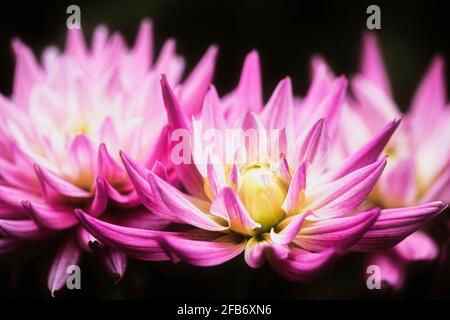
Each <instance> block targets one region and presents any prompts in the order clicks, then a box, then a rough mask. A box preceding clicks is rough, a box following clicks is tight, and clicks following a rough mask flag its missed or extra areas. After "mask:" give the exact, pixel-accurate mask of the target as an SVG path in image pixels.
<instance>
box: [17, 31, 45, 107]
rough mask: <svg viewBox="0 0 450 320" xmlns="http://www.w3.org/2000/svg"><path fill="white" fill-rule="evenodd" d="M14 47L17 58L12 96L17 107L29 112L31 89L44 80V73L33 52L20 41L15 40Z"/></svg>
mask: <svg viewBox="0 0 450 320" xmlns="http://www.w3.org/2000/svg"><path fill="white" fill-rule="evenodd" d="M12 47H13V50H14V54H15V57H16V68H15V71H14V84H13V94H12V96H13V100H14V101H15V102H16V103H17V105H19V106H20V107H21V108H23V109H25V110H27V109H28V106H29V102H30V101H29V100H30V95H31V91H32V90H31V88H32V86H34V85H35V84H36V83H38V82H39V81H40V79H41V78H42V71H41V69H40V68H39V64H38V63H37V61H36V58H35V57H34V55H33V53H32V52H31V50H30V49H29V48H27V47H26V46H25V45H24V44H23V43H22V42H21V41H20V40H18V39H15V40H14V41H13V42H12Z"/></svg>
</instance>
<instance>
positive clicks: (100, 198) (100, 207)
mask: <svg viewBox="0 0 450 320" xmlns="http://www.w3.org/2000/svg"><path fill="white" fill-rule="evenodd" d="M107 205H108V191H107V182H106V181H105V179H104V178H103V177H101V176H98V177H97V179H96V183H95V195H94V199H93V200H92V202H91V205H90V207H89V213H90V214H91V215H93V216H94V217H97V216H99V215H101V214H102V213H103V212H104V211H105V210H106V206H107Z"/></svg>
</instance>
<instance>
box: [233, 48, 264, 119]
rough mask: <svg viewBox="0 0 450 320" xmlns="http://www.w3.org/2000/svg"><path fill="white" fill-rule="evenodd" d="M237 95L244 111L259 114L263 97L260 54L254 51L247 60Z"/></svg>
mask: <svg viewBox="0 0 450 320" xmlns="http://www.w3.org/2000/svg"><path fill="white" fill-rule="evenodd" d="M236 93H237V95H238V99H239V102H240V104H241V105H242V106H241V107H242V108H244V109H243V110H247V111H254V112H259V111H260V110H261V109H262V107H263V102H262V101H263V95H262V84H261V67H260V62H259V55H258V52H256V51H252V52H250V53H249V54H248V55H247V57H246V58H245V62H244V66H243V68H242V72H241V78H240V80H239V84H238V87H237V92H236Z"/></svg>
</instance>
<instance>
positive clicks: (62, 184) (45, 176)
mask: <svg viewBox="0 0 450 320" xmlns="http://www.w3.org/2000/svg"><path fill="white" fill-rule="evenodd" d="M34 170H35V171H36V174H37V176H38V178H39V182H40V184H41V190H42V192H43V194H44V196H45V197H46V199H47V200H48V201H49V202H58V201H59V200H61V197H68V198H89V197H90V196H91V194H90V193H89V192H87V191H84V190H82V189H80V188H78V187H77V186H75V185H73V184H71V183H69V182H67V181H65V180H63V179H61V178H60V177H58V176H57V175H56V174H54V173H53V172H51V171H49V170H47V169H44V168H42V167H40V166H39V165H37V164H35V165H34Z"/></svg>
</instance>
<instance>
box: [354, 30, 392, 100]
mask: <svg viewBox="0 0 450 320" xmlns="http://www.w3.org/2000/svg"><path fill="white" fill-rule="evenodd" d="M361 73H362V74H363V75H364V76H365V77H367V78H368V79H370V80H371V81H373V82H374V83H375V84H377V85H378V86H379V87H380V88H381V89H383V90H384V92H386V94H387V95H388V96H390V97H392V92H391V86H390V84H389V78H388V76H387V72H386V68H385V66H384V63H383V57H382V55H381V51H380V48H379V45H378V41H377V38H376V36H375V33H366V34H365V35H364V39H363V52H362V61H361Z"/></svg>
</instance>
